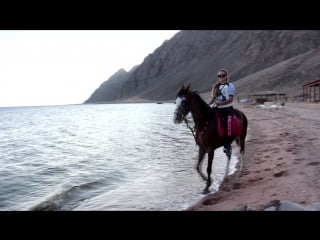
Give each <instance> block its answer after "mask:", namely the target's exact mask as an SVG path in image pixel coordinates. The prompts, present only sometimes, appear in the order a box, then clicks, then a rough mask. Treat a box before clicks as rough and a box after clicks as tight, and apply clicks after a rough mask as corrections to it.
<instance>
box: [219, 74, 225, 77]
mask: <svg viewBox="0 0 320 240" xmlns="http://www.w3.org/2000/svg"><path fill="white" fill-rule="evenodd" d="M225 76H226V75H225V74H220V75H218V78H223V77H225Z"/></svg>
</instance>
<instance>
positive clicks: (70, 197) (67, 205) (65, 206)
mask: <svg viewBox="0 0 320 240" xmlns="http://www.w3.org/2000/svg"><path fill="white" fill-rule="evenodd" d="M98 185H101V183H100V182H97V181H94V182H89V183H84V184H81V185H78V186H72V187H71V188H69V189H67V190H65V191H63V192H61V193H58V194H55V195H54V196H52V197H50V198H48V199H46V200H45V201H43V202H41V203H39V204H37V205H36V206H34V207H32V208H31V209H29V211H69V210H72V209H73V208H75V207H77V206H78V205H79V203H81V202H82V201H84V200H86V199H88V198H89V197H92V196H93V195H95V192H96V190H97V188H98Z"/></svg>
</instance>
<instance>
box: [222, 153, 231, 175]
mask: <svg viewBox="0 0 320 240" xmlns="http://www.w3.org/2000/svg"><path fill="white" fill-rule="evenodd" d="M230 159H231V156H228V160H227V167H226V171H225V175H224V177H227V176H228V174H229V166H230Z"/></svg>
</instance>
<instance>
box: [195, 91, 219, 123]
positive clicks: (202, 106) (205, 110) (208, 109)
mask: <svg viewBox="0 0 320 240" xmlns="http://www.w3.org/2000/svg"><path fill="white" fill-rule="evenodd" d="M192 93H193V94H194V96H195V97H196V98H197V99H198V101H199V103H200V109H201V111H202V112H203V113H204V115H205V117H206V118H207V119H211V118H212V117H213V116H214V115H213V113H214V109H213V108H211V107H210V106H209V105H208V104H207V103H206V102H205V101H204V100H203V99H202V98H201V97H200V95H199V94H198V92H197V91H193V92H192Z"/></svg>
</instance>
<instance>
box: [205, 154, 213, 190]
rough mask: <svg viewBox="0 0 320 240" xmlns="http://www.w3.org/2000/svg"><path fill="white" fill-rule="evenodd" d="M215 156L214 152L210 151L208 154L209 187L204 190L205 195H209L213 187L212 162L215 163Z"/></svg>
mask: <svg viewBox="0 0 320 240" xmlns="http://www.w3.org/2000/svg"><path fill="white" fill-rule="evenodd" d="M213 156H214V151H212V150H211V151H209V152H208V166H207V174H208V179H207V185H206V187H205V188H204V190H203V193H204V194H207V193H209V187H210V186H211V183H212V181H211V171H212V161H213Z"/></svg>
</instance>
